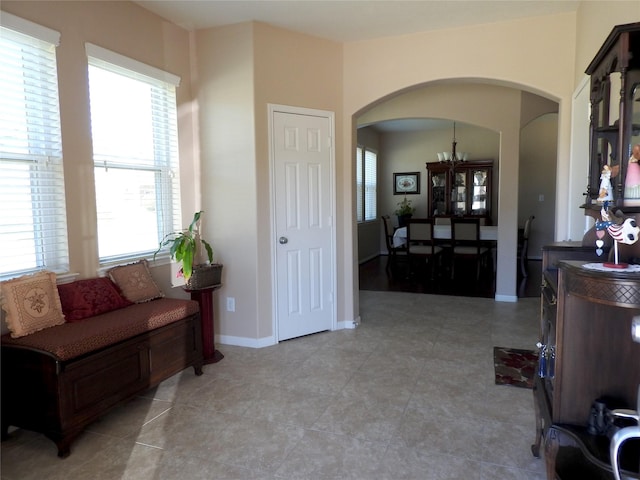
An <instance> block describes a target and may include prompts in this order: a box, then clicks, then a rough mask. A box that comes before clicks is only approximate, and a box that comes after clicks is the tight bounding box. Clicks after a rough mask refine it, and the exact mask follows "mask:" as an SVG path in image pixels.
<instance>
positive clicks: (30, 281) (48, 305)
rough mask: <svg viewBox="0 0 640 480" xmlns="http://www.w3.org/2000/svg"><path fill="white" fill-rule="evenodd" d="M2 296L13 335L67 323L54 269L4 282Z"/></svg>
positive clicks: (14, 336)
mask: <svg viewBox="0 0 640 480" xmlns="http://www.w3.org/2000/svg"><path fill="white" fill-rule="evenodd" d="M0 296H1V297H2V309H3V310H4V311H5V313H6V315H5V320H6V322H7V327H8V328H9V331H10V332H11V336H12V337H13V338H17V337H24V336H25V335H29V334H30V333H33V332H37V331H38V330H43V329H45V328H49V327H53V326H55V325H62V324H63V323H64V316H63V314H62V307H61V305H60V297H59V296H58V289H57V288H56V274H55V273H54V272H48V271H43V272H39V273H36V274H33V275H24V276H22V277H19V278H14V279H11V280H6V281H4V282H0Z"/></svg>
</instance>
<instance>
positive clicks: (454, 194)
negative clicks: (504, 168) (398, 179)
mask: <svg viewBox="0 0 640 480" xmlns="http://www.w3.org/2000/svg"><path fill="white" fill-rule="evenodd" d="M427 172H428V174H429V187H428V191H429V194H428V195H429V215H430V216H453V215H457V216H469V215H473V216H480V217H485V218H487V219H490V218H491V176H492V172H493V160H478V161H473V162H459V163H457V164H456V166H455V168H452V167H451V165H450V164H449V163H444V162H442V163H440V162H427Z"/></svg>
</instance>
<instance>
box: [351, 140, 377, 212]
mask: <svg viewBox="0 0 640 480" xmlns="http://www.w3.org/2000/svg"><path fill="white" fill-rule="evenodd" d="M377 182H378V154H377V152H375V151H374V150H371V149H369V148H366V147H363V146H361V145H358V147H357V149H356V197H357V198H356V212H357V221H358V223H362V222H369V221H372V220H375V219H376V218H377V210H378V209H377V196H378V192H377Z"/></svg>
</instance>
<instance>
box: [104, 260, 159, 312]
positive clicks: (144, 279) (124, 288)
mask: <svg viewBox="0 0 640 480" xmlns="http://www.w3.org/2000/svg"><path fill="white" fill-rule="evenodd" d="M107 273H108V274H109V277H110V278H111V280H113V283H115V284H116V285H117V286H118V288H119V289H120V291H121V292H122V295H124V297H125V298H126V299H127V300H129V301H130V302H133V303H143V302H148V301H149V300H153V299H154V298H162V297H164V293H162V290H160V288H158V285H156V282H154V281H153V278H152V277H151V273H149V266H148V262H147V261H146V260H140V261H139V262H135V263H130V264H128V265H122V266H119V267H114V268H112V269H110V270H109V271H108V272H107Z"/></svg>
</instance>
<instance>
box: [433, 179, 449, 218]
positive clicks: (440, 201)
mask: <svg viewBox="0 0 640 480" xmlns="http://www.w3.org/2000/svg"><path fill="white" fill-rule="evenodd" d="M431 182H432V183H433V186H432V187H431V188H432V189H431V214H432V215H444V214H445V213H447V204H446V201H445V191H446V188H447V172H446V171H445V172H439V173H433V175H432V177H431Z"/></svg>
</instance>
